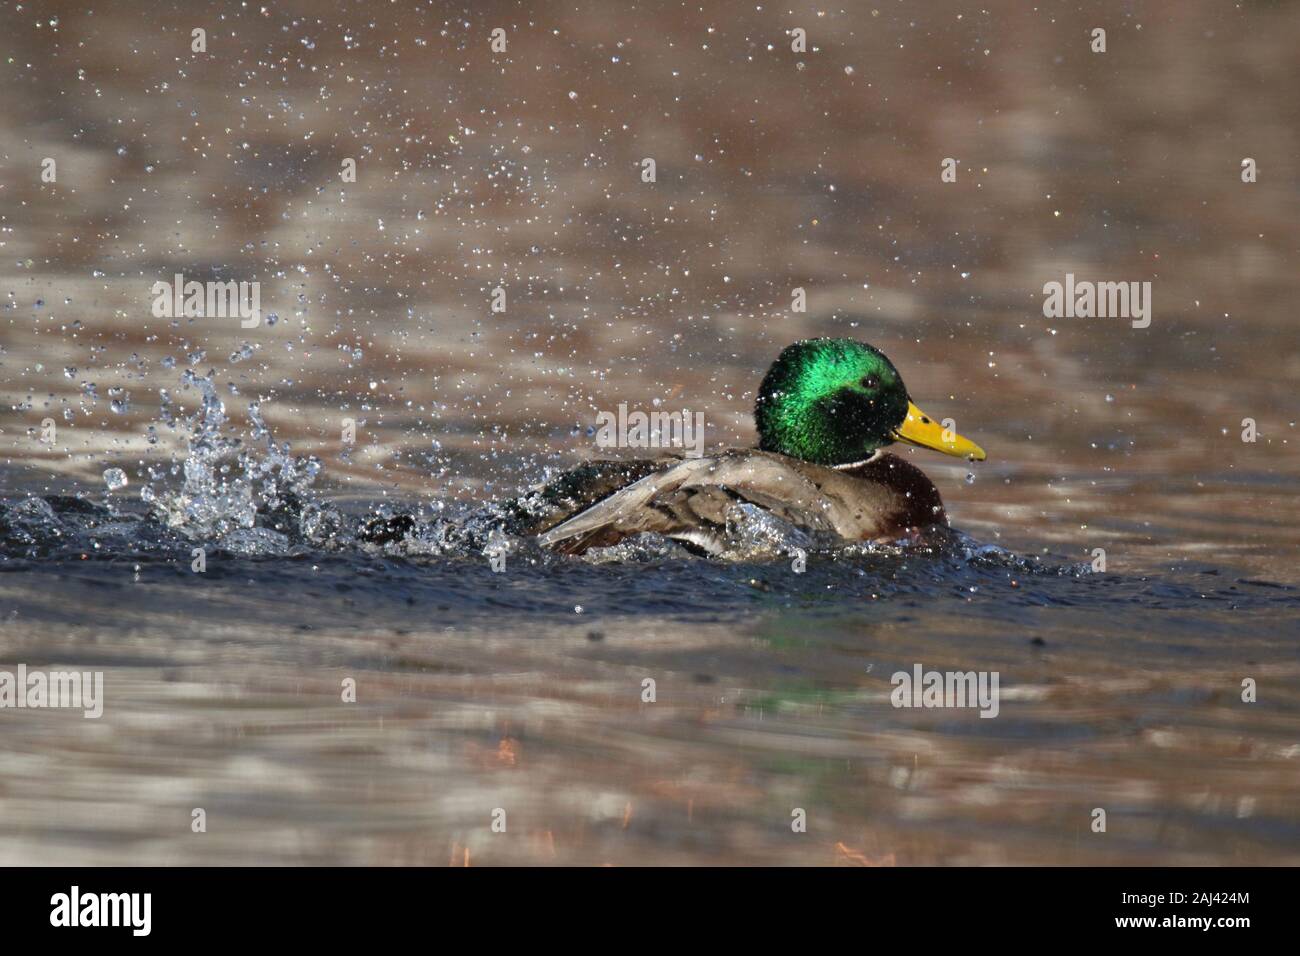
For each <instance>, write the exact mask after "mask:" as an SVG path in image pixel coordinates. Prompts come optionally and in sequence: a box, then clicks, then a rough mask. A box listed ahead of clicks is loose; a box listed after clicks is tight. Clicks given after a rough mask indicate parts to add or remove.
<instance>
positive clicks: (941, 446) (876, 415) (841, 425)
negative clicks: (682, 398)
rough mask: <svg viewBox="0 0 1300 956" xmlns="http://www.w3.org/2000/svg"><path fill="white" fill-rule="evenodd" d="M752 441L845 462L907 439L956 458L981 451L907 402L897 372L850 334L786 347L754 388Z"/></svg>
mask: <svg viewBox="0 0 1300 956" xmlns="http://www.w3.org/2000/svg"><path fill="white" fill-rule="evenodd" d="M754 419H755V422H756V423H757V425H758V436H759V445H758V447H759V448H761V449H763V450H764V451H774V452H779V453H780V454H782V455H789V456H790V457H791V458H801V459H803V460H804V461H810V462H813V463H814V464H818V465H846V464H850V463H852V462H857V461H862V460H863V459H866V458H870V457H871V455H872V454H874V453H875V452H876V450H877V449H879V448H883V447H884V446H885V445H890V444H893V443H894V442H896V441H906V442H911V443H912V444H917V445H922V446H924V447H927V448H933V449H935V450H936V451H942V452H944V453H945V454H949V455H956V456H958V457H963V458H964V457H971V458H979V459H982V458H983V457H984V451H983V449H981V448H980V447H979V446H978V445H976V444H974V443H973V442H970V441H967V440H966V439H964V438H962V437H961V436H960V435H957V434H956V433H955V432H951V431H947V430H944V429H942V428H940V426H939V425H937V424H936V423H935V422H934V421H932V420H931V419H930V418H929V416H926V415H924V414H922V412H921V410H920V409H919V408H917V407H916V406H915V405H913V404H912V403H911V400H910V399H909V398H908V395H907V386H905V385H904V384H903V377H902V376H901V375H899V374H898V369H896V368H894V363H893V362H891V361H889V359H888V358H886V357H885V354H884V353H883V352H881V351H880V350H879V349H877V348H873V347H872V346H870V345H867V344H866V343H865V342H857V341H854V340H853V339H805V340H804V341H802V342H796V343H794V344H793V345H791V346H788V347H787V348H786V349H785V350H784V351H783V352H782V353H781V354H780V355H779V356H777V359H776V361H775V362H773V363H772V367H771V368H770V369H768V371H767V375H765V376H764V377H763V384H762V385H760V386H759V389H758V400H757V402H756V403H755V406H754Z"/></svg>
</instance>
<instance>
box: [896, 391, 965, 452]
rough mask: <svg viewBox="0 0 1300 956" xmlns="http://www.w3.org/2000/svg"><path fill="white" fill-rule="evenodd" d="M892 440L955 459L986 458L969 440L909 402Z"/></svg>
mask: <svg viewBox="0 0 1300 956" xmlns="http://www.w3.org/2000/svg"><path fill="white" fill-rule="evenodd" d="M894 439H895V440H896V441H905V442H907V443H908V444H909V445H920V446H921V447H922V448H933V449H934V450H935V451H941V452H943V453H944V454H945V455H952V456H954V457H956V458H974V459H975V460H976V461H983V460H984V459H985V458H986V457H988V456H986V455H985V454H984V449H983V448H981V447H980V446H979V445H977V444H975V443H974V442H973V441H971V440H970V439H969V438H962V437H961V436H960V435H958V434H957V433H956V432H955V431H953V430H952V429H950V428H944V427H943V426H942V425H940V424H939V423H938V422H936V421H935V420H934V419H933V418H931V417H930V416H929V415H927V414H925V412H923V411H921V410H920V409H919V408H917V407H916V406H915V405H914V404H912V403H911V402H908V403H907V417H906V418H905V419H903V424H901V425H899V426H898V428H896V429H895V430H894Z"/></svg>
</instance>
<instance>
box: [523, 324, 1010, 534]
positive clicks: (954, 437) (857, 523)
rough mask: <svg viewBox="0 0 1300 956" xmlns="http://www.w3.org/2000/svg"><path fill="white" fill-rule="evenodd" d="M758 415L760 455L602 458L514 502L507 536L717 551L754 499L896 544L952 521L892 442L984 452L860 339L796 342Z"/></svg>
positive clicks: (777, 365)
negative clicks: (638, 541)
mask: <svg viewBox="0 0 1300 956" xmlns="http://www.w3.org/2000/svg"><path fill="white" fill-rule="evenodd" d="M754 419H755V424H756V425H757V427H758V436H759V443H758V448H747V449H729V450H726V451H722V452H720V453H718V454H716V455H711V456H706V457H701V458H683V457H680V456H679V457H664V458H660V459H641V460H632V461H596V462H591V463H588V464H586V465H582V466H580V467H578V468H575V469H573V470H572V471H569V472H566V473H564V474H562V475H560V476H559V477H557V478H556V479H554V480H553V481H551V482H549V483H548V484H547V485H545V486H544V487H542V488H540V489H536V490H535V491H534V492H533V493H531V494H530V495H527V496H524V497H522V498H518V499H515V500H514V501H512V502H510V503H509V504H508V507H507V510H508V514H509V515H510V520H509V521H508V523H507V530H510V531H512V532H514V533H517V534H525V535H535V536H537V539H538V541H539V543H541V544H542V545H543V546H545V547H548V548H551V549H552V550H554V551H558V552H561V553H565V554H581V553H582V552H584V551H586V550H587V549H589V548H593V547H607V546H609V545H613V544H616V543H618V542H619V541H621V540H623V539H624V538H626V537H628V536H630V535H634V534H639V533H642V532H654V533H657V534H660V535H664V536H666V537H669V538H673V539H675V540H677V541H680V542H682V543H683V544H685V545H686V546H687V547H688V548H690V549H691V550H692V551H696V552H703V553H706V554H712V555H718V554H722V553H724V552H725V551H726V550H727V541H726V537H725V531H726V528H727V524H728V520H729V518H733V517H734V515H735V511H734V509H735V508H736V507H737V506H738V505H742V504H746V503H748V504H750V505H754V506H757V507H758V508H760V509H762V510H764V511H767V512H769V513H770V514H772V515H775V516H776V517H778V518H780V519H781V520H783V521H785V522H788V523H789V524H792V525H795V526H797V527H800V528H804V529H807V530H810V531H815V532H833V533H834V534H836V535H838V536H839V537H840V538H842V539H844V540H846V541H894V540H898V539H899V538H903V537H906V536H909V535H912V534H916V533H918V532H920V531H921V530H922V529H924V528H926V527H929V526H932V525H941V526H947V524H948V516H947V513H946V512H945V511H944V507H943V501H942V499H941V498H940V497H939V492H938V490H937V489H936V488H935V487H934V484H933V483H932V482H931V481H930V479H929V478H927V477H926V476H925V473H924V472H922V471H921V470H920V469H919V468H917V467H915V466H914V465H911V464H909V463H908V462H906V461H904V460H903V459H901V458H899V457H897V456H895V455H891V454H888V453H886V452H884V451H883V449H884V448H885V447H886V446H888V445H891V444H893V443H894V442H900V441H901V442H907V443H909V444H912V445H919V446H921V447H923V448H931V449H934V450H935V451H940V452H943V453H944V454H946V455H953V456H956V457H960V458H970V459H974V460H977V461H982V460H983V459H984V457H985V455H984V449H982V448H980V446H979V445H977V444H975V443H974V442H972V441H970V440H969V439H966V438H963V437H961V436H960V435H958V434H956V432H954V431H951V430H945V429H944V428H943V427H942V426H941V425H939V424H938V423H936V422H935V420H934V419H933V418H931V417H930V416H929V415H926V414H925V413H924V412H922V411H921V410H920V409H919V408H917V407H916V405H915V404H913V402H912V400H911V399H910V397H909V396H908V393H907V387H906V386H905V385H904V384H903V378H902V376H901V375H900V374H899V372H898V369H897V368H895V367H894V363H893V362H891V361H890V360H889V359H888V358H887V357H886V356H885V354H884V353H883V352H881V351H880V350H879V349H877V348H875V347H874V346H871V345H868V344H867V343H865V342H859V341H856V340H854V339H832V338H818V339H805V340H803V341H800V342H795V343H794V344H793V345H790V346H787V347H786V348H785V349H784V350H783V351H782V352H781V354H780V355H779V356H778V357H777V359H776V361H775V362H773V363H772V367H771V368H769V369H768V371H767V375H766V376H764V378H763V381H762V384H761V385H760V386H759V390H758V397H757V400H756V401H755V406H754Z"/></svg>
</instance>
